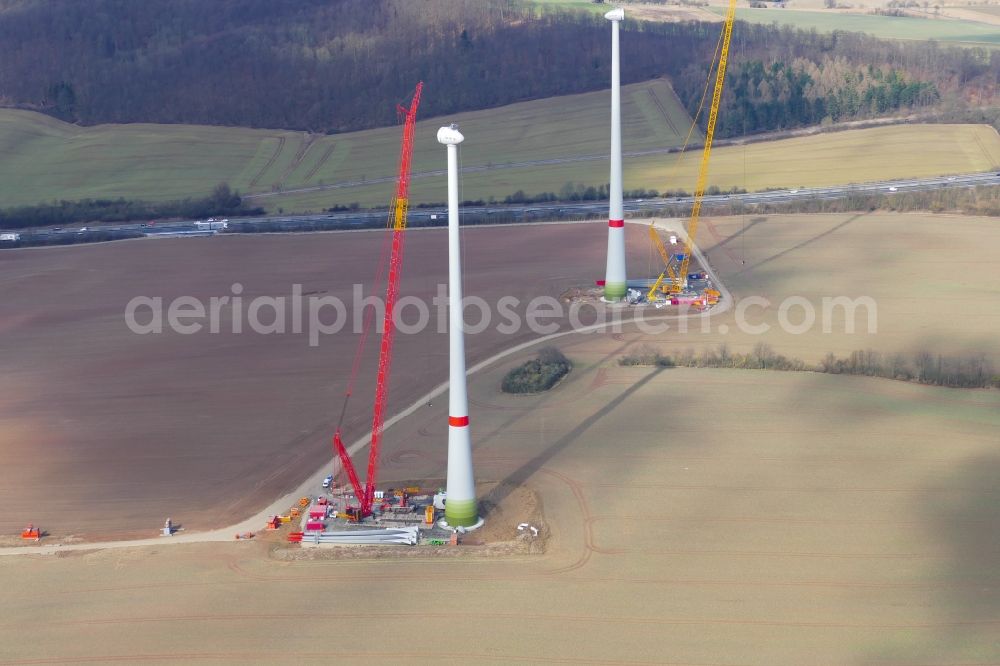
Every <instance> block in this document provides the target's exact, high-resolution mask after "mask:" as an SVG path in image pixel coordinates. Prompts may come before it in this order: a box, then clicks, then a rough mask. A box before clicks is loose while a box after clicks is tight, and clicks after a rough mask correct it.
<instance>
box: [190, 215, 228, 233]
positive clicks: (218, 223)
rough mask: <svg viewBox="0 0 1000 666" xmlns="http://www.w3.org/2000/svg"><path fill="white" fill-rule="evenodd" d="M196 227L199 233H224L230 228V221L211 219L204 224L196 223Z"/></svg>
mask: <svg viewBox="0 0 1000 666" xmlns="http://www.w3.org/2000/svg"><path fill="white" fill-rule="evenodd" d="M194 226H195V227H196V228H197V229H198V230H199V231H222V230H224V229H228V228H229V220H216V219H215V218H213V217H210V218H208V219H207V220H205V221H204V222H195V223H194Z"/></svg>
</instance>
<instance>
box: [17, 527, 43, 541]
mask: <svg viewBox="0 0 1000 666" xmlns="http://www.w3.org/2000/svg"><path fill="white" fill-rule="evenodd" d="M21 538H22V539H24V540H25V541H38V540H40V539H41V538H42V531H41V530H40V529H38V528H37V527H35V526H34V525H31V524H29V525H28V526H27V527H25V528H24V531H23V532H21Z"/></svg>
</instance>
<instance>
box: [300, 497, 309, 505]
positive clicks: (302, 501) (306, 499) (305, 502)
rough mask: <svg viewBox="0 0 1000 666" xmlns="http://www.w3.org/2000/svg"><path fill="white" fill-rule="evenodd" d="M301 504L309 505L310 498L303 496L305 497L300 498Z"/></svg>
mask: <svg viewBox="0 0 1000 666" xmlns="http://www.w3.org/2000/svg"><path fill="white" fill-rule="evenodd" d="M299 506H303V507H305V506H309V498H308V497H303V498H301V499H299Z"/></svg>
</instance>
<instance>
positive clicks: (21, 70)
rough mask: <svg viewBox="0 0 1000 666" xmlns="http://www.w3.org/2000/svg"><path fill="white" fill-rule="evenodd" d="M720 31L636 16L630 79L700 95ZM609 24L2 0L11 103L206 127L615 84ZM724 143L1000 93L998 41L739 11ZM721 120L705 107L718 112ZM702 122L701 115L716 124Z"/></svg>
mask: <svg viewBox="0 0 1000 666" xmlns="http://www.w3.org/2000/svg"><path fill="white" fill-rule="evenodd" d="M719 29H720V27H719V25H718V24H708V23H651V22H639V21H626V22H625V23H624V24H623V31H624V35H623V38H622V56H623V59H622V62H623V63H626V64H625V66H624V67H623V69H622V80H623V83H632V82H638V81H645V80H649V79H651V78H656V77H667V78H669V79H670V80H671V81H672V82H673V84H674V87H675V89H676V90H677V92H678V94H679V96H680V98H681V99H682V100H683V102H684V103H685V105H686V106H687V108H688V109H689V110H690V111H692V112H694V111H695V110H696V109H697V106H698V102H699V101H700V99H701V93H702V90H703V88H704V83H705V80H706V75H707V72H708V68H709V65H710V62H711V59H712V56H713V53H714V51H715V46H716V43H717V40H718V35H719ZM609 51H610V40H609V38H608V27H607V22H606V21H605V20H604V19H603V18H602V17H601V16H599V15H594V14H593V13H591V12H580V11H569V10H556V9H553V8H552V7H546V8H545V9H544V11H542V10H539V9H537V8H536V7H534V6H532V5H528V4H522V3H520V2H517V1H516V0H421V1H420V2H416V1H414V0H297V1H296V2H274V1H273V0H213V2H212V3H211V11H207V10H206V8H205V5H204V3H203V2H202V0H143V2H132V1H130V0H88V2H86V3H82V2H78V1H76V0H0V90H2V91H3V97H2V102H3V103H4V104H6V105H8V106H17V107H21V108H30V109H36V110H41V111H45V112H47V113H51V114H53V115H55V116H58V117H60V118H63V119H66V120H69V121H72V122H79V123H82V124H95V123H107V122H157V123H202V124H213V125H236V126H248V127H273V128H291V129H301V130H310V131H313V132H342V131H348V130H356V129H363V128H369V127H376V126H384V125H388V124H392V123H394V122H395V121H396V110H395V103H396V102H400V101H403V100H404V99H405V98H406V97H407V96H408V95H409V93H410V92H411V91H412V89H413V86H414V85H415V84H416V82H417V81H418V80H423V81H425V83H426V88H425V90H426V94H425V96H424V100H423V103H422V107H421V114H422V115H423V116H424V117H429V116H439V115H446V114H449V113H454V112H458V111H466V110H472V109H481V108H488V107H495V106H500V105H503V104H508V103H512V102H516V101H522V100H528V99H536V98H544V97H550V96H553V95H563V94H569V93H578V92H585V91H590V90H598V89H602V88H606V87H607V86H608V82H609V80H610V72H609V66H610V52H609ZM730 66H731V67H732V68H733V69H732V71H733V76H734V78H733V80H732V84H733V85H731V86H730V87H729V89H728V91H727V93H726V96H725V98H724V100H723V101H724V106H725V108H724V112H723V114H722V115H721V116H720V127H719V132H720V137H722V136H729V135H734V134H740V133H746V132H749V131H756V130H766V129H777V128H782V127H791V126H797V125H801V124H807V123H812V122H818V121H821V120H822V119H823V118H826V117H830V118H831V119H834V120H839V119H847V118H856V117H865V116H869V115H877V114H879V113H884V112H886V111H888V110H892V109H896V108H904V107H912V106H923V105H927V104H936V103H938V100H939V99H965V100H969V101H971V102H974V103H976V104H980V105H983V104H989V103H991V101H992V100H993V98H994V96H995V95H996V94H997V91H998V89H1000V51H992V50H987V49H965V48H958V47H953V48H946V47H942V46H939V45H937V44H935V43H933V42H928V43H917V42H914V43H903V42H888V41H881V40H878V39H875V38H872V37H868V36H865V35H862V34H856V33H833V34H818V33H816V32H806V31H801V30H795V29H792V28H790V27H778V26H776V25H751V24H746V23H742V22H740V23H739V24H738V25H737V27H736V30H735V31H734V37H733V50H732V61H731V64H730ZM706 115H707V114H706ZM703 120H704V119H703Z"/></svg>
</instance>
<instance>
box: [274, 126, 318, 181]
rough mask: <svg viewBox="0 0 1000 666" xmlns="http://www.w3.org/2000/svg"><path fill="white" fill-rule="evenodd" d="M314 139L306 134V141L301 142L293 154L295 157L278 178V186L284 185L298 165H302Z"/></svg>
mask: <svg viewBox="0 0 1000 666" xmlns="http://www.w3.org/2000/svg"><path fill="white" fill-rule="evenodd" d="M316 138H317V137H316V135H315V134H306V139H305V141H303V142H302V145H300V146H299V150H298V151H297V152H296V153H295V157H293V158H292V161H291V162H289V164H288V166H287V167H286V168H285V171H284V173H282V174H281V177H280V178H278V185H279V186H281V185H284V184H285V180H286V179H287V178H288V177H289V176H290V175H292V172H293V171H295V169H296V168H298V166H299V164H301V163H302V160H303V159H305V156H306V153H308V152H309V149H310V148H312V145H313V143H315V142H316Z"/></svg>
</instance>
